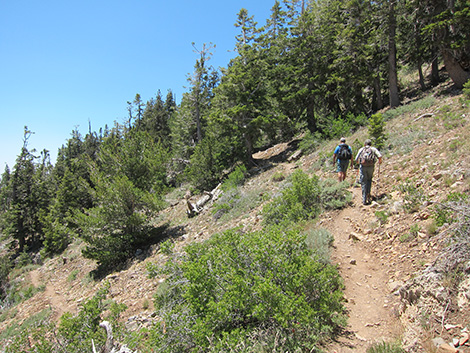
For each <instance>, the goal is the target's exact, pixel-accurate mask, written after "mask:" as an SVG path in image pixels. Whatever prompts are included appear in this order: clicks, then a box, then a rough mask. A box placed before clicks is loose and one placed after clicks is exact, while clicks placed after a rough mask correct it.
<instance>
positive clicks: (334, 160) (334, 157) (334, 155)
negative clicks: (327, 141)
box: [333, 153, 336, 165]
mask: <svg viewBox="0 0 470 353" xmlns="http://www.w3.org/2000/svg"><path fill="white" fill-rule="evenodd" d="M335 163H336V153H333V165H334V164H335Z"/></svg>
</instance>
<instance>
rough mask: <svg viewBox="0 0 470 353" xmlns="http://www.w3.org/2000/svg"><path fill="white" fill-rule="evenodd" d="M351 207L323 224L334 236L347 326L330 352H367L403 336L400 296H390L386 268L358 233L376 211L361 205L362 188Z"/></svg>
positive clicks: (355, 193)
mask: <svg viewBox="0 0 470 353" xmlns="http://www.w3.org/2000/svg"><path fill="white" fill-rule="evenodd" d="M352 191H353V195H354V197H353V202H354V205H353V206H352V207H347V208H345V209H343V210H341V211H337V212H336V214H333V215H331V216H330V217H329V218H327V219H326V220H324V221H323V222H322V226H323V227H325V228H326V229H328V230H329V231H330V232H331V233H332V234H333V236H334V239H335V240H334V244H333V254H332V261H333V263H336V264H337V265H338V267H339V270H340V273H341V276H342V277H343V279H344V285H345V290H344V294H345V299H346V309H347V312H348V317H349V319H348V327H347V328H346V332H345V335H344V336H343V337H341V338H340V340H339V342H338V343H336V344H335V345H334V347H332V348H330V349H329V351H330V352H338V353H339V352H353V351H354V352H365V351H366V349H367V348H368V347H369V346H370V345H371V344H372V343H376V342H383V341H387V342H388V341H393V340H396V339H397V338H398V335H399V334H400V329H399V326H400V323H399V321H398V319H397V317H396V316H395V317H394V316H393V307H394V305H396V302H397V297H396V296H394V295H393V294H392V293H390V289H389V287H388V281H389V276H388V274H387V270H388V268H387V265H386V264H385V263H383V262H382V261H381V260H380V259H379V258H377V257H376V255H375V254H374V253H372V252H371V251H370V249H369V248H367V247H365V246H364V244H363V242H362V241H361V240H360V235H359V234H358V233H357V232H358V231H359V230H360V228H361V227H363V226H364V225H363V224H362V223H363V222H364V220H368V219H369V218H370V213H371V212H372V213H373V212H374V209H373V208H370V207H369V206H363V205H362V204H361V190H360V188H352Z"/></svg>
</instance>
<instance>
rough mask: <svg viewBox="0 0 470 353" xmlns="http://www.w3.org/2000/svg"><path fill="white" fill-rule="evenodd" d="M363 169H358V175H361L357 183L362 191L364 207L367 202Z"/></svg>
mask: <svg viewBox="0 0 470 353" xmlns="http://www.w3.org/2000/svg"><path fill="white" fill-rule="evenodd" d="M364 169H365V168H364V167H363V166H361V167H360V173H361V176H360V179H359V182H360V183H361V189H362V204H363V205H365V204H366V202H367V190H366V182H367V180H366V176H365V173H364Z"/></svg>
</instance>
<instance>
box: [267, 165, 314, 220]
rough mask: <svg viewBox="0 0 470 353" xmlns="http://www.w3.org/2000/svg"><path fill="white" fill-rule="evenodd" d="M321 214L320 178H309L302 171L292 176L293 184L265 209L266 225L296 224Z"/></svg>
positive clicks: (297, 171)
mask: <svg viewBox="0 0 470 353" xmlns="http://www.w3.org/2000/svg"><path fill="white" fill-rule="evenodd" d="M319 212H320V186H319V181H318V177H316V176H313V177H311V178H309V176H308V175H307V174H305V173H304V172H303V171H301V170H296V171H295V172H294V173H293V174H292V176H291V184H290V185H289V186H288V187H286V188H285V189H284V190H282V192H281V195H280V196H278V197H276V198H274V200H273V201H272V202H270V203H269V204H267V205H266V206H265V207H264V208H263V214H264V217H265V218H264V219H265V222H266V224H268V225H273V224H280V223H285V222H287V223H296V222H299V221H303V220H307V219H310V218H314V217H316V216H317V215H318V213H319Z"/></svg>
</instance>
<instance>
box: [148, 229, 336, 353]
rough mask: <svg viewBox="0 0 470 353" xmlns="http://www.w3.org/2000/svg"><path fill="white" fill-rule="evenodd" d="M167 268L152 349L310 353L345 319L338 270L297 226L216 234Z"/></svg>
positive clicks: (192, 245) (193, 247)
mask: <svg viewBox="0 0 470 353" xmlns="http://www.w3.org/2000/svg"><path fill="white" fill-rule="evenodd" d="M165 273H166V276H167V280H166V282H165V284H164V287H162V288H163V289H162V290H159V291H158V293H157V295H156V296H155V307H156V308H157V311H158V316H159V317H161V318H162V325H161V326H158V325H157V326H155V327H154V328H153V329H152V330H151V332H150V333H149V337H150V338H151V340H150V341H151V343H149V344H150V346H147V347H142V349H144V350H147V351H149V350H151V349H155V350H158V351H160V352H172V353H173V352H202V351H203V352H221V351H238V352H243V351H253V347H263V349H262V350H263V351H269V352H273V351H310V350H311V349H313V348H314V347H315V346H316V345H317V344H318V342H319V341H320V340H321V339H322V338H325V337H327V336H329V335H331V334H332V333H334V332H336V330H337V329H339V328H340V326H341V325H343V324H344V322H345V321H344V316H343V306H342V282H341V278H340V276H339V274H338V272H337V270H336V268H335V267H334V266H332V265H330V264H328V263H326V262H325V261H319V260H318V255H315V253H314V252H313V251H312V250H311V249H310V247H309V246H308V245H307V243H306V236H305V235H302V234H300V233H299V232H296V231H293V230H291V231H288V232H286V231H282V230H280V229H279V228H277V227H273V228H270V229H268V230H265V231H260V232H255V233H246V234H243V233H240V232H239V231H237V230H230V231H227V232H225V233H222V234H218V235H215V236H213V237H212V238H210V239H209V240H207V241H206V242H204V243H199V244H198V243H193V244H191V245H189V246H188V247H186V256H185V257H184V258H183V259H179V260H178V261H169V262H168V263H167V265H166V267H165ZM163 323H164V324H163Z"/></svg>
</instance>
